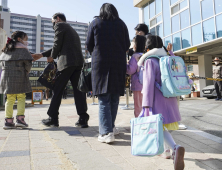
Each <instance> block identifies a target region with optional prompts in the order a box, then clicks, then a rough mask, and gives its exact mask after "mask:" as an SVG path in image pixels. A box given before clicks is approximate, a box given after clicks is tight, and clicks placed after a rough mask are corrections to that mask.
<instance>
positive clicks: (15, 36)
mask: <svg viewBox="0 0 222 170" xmlns="http://www.w3.org/2000/svg"><path fill="white" fill-rule="evenodd" d="M26 36H27V34H26V33H24V32H22V31H15V32H13V33H12V35H11V39H10V38H8V41H7V43H6V45H5V47H4V48H3V49H2V52H4V53H6V52H8V51H13V50H14V49H15V46H16V43H17V42H19V41H18V38H21V39H24V38H25V37H26Z"/></svg>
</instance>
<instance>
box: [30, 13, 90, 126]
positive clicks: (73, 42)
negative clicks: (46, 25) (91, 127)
mask: <svg viewBox="0 0 222 170" xmlns="http://www.w3.org/2000/svg"><path fill="white" fill-rule="evenodd" d="M52 23H53V29H54V30H55V38H54V45H53V47H52V49H50V50H48V51H45V52H43V53H42V54H34V55H33V58H34V59H35V60H38V59H39V58H41V57H43V56H44V57H48V58H47V61H48V62H53V60H54V59H56V58H58V62H57V69H58V71H59V76H58V78H57V79H56V82H55V84H54V88H53V93H54V94H53V96H52V100H51V103H50V106H49V109H48V112H47V114H48V115H49V119H47V120H44V121H43V124H44V125H46V126H55V127H58V126H59V121H58V116H59V107H60V105H61V100H62V95H63V91H64V89H65V87H66V85H67V83H68V81H69V80H70V81H71V84H72V87H73V93H74V99H75V104H76V110H77V114H78V115H79V120H78V121H77V122H76V124H75V125H76V126H81V127H82V128H87V127H88V120H89V115H88V114H87V103H86V94H85V93H83V92H80V91H79V90H78V89H77V85H78V81H79V77H80V73H81V69H82V66H83V63H84V58H83V55H82V49H81V42H80V38H79V35H78V34H77V32H76V31H75V30H74V29H73V28H72V27H71V26H70V25H69V24H68V23H67V22H66V17H65V15H64V14H63V13H56V14H54V15H53V17H52Z"/></svg>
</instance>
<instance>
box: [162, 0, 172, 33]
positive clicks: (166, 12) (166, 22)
mask: <svg viewBox="0 0 222 170" xmlns="http://www.w3.org/2000/svg"><path fill="white" fill-rule="evenodd" d="M163 6H164V7H165V8H163V20H164V22H163V24H164V36H165V37H166V36H168V35H170V34H171V24H170V22H171V20H170V8H166V7H168V6H170V3H169V1H165V0H164V1H163Z"/></svg>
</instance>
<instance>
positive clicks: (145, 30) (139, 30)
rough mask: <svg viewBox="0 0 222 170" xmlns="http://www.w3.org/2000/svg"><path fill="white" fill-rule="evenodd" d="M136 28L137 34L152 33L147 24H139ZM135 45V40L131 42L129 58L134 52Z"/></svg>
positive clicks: (146, 34)
mask: <svg viewBox="0 0 222 170" xmlns="http://www.w3.org/2000/svg"><path fill="white" fill-rule="evenodd" d="M134 30H135V31H136V35H143V36H148V35H150V33H149V29H148V26H147V25H146V24H137V26H136V27H135V28H134ZM133 47H134V41H132V42H131V45H130V49H129V51H128V59H129V58H130V57H131V56H132V55H133V54H134V50H133Z"/></svg>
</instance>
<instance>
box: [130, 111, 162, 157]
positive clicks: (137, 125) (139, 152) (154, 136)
mask: <svg viewBox="0 0 222 170" xmlns="http://www.w3.org/2000/svg"><path fill="white" fill-rule="evenodd" d="M144 113H145V109H143V110H142V112H141V113H140V115H139V117H138V118H133V119H131V153H132V155H134V156H147V157H153V156H155V155H160V154H162V153H163V152H164V142H163V117H162V114H156V115H153V113H152V108H149V116H147V117H144Z"/></svg>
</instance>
